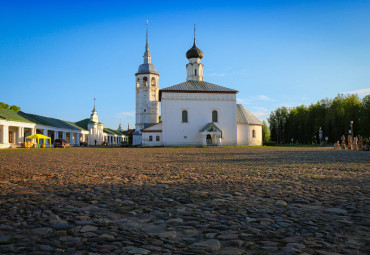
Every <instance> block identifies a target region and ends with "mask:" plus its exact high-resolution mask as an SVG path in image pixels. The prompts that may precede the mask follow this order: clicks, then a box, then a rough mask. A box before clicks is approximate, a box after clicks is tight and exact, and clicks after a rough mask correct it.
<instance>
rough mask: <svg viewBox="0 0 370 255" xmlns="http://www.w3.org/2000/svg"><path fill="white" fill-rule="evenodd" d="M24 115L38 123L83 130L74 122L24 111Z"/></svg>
mask: <svg viewBox="0 0 370 255" xmlns="http://www.w3.org/2000/svg"><path fill="white" fill-rule="evenodd" d="M23 114H24V116H27V118H28V119H30V120H32V121H33V122H35V123H36V124H39V125H45V126H51V127H57V128H66V129H72V130H81V128H80V127H78V126H77V125H75V124H74V123H73V122H69V121H65V120H59V119H55V118H51V117H44V116H41V115H36V114H30V113H23Z"/></svg>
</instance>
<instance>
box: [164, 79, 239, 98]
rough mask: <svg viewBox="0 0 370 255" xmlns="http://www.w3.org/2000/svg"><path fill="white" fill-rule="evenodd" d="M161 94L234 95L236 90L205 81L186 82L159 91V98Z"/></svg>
mask: <svg viewBox="0 0 370 255" xmlns="http://www.w3.org/2000/svg"><path fill="white" fill-rule="evenodd" d="M162 92H186V93H230V94H236V93H238V91H237V90H234V89H229V88H226V87H222V86H220V85H216V84H212V83H209V82H205V81H186V82H182V83H179V84H176V85H172V86H169V87H166V88H163V89H160V90H159V98H161V95H162Z"/></svg>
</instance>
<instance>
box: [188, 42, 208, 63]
mask: <svg viewBox="0 0 370 255" xmlns="http://www.w3.org/2000/svg"><path fill="white" fill-rule="evenodd" d="M203 56H204V54H203V51H201V50H200V49H199V48H198V47H197V45H196V44H195V38H194V44H193V47H191V48H190V49H189V50H188V51H187V52H186V58H187V59H191V58H200V59H202V58H203Z"/></svg>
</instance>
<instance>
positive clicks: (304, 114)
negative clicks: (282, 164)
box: [268, 94, 370, 144]
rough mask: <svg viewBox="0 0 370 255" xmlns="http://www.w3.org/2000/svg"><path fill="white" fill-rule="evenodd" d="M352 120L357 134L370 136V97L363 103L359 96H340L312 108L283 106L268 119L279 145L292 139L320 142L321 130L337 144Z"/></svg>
mask: <svg viewBox="0 0 370 255" xmlns="http://www.w3.org/2000/svg"><path fill="white" fill-rule="evenodd" d="M351 121H353V123H354V124H353V133H354V135H361V136H363V137H365V138H368V137H370V95H367V96H365V97H364V98H363V99H362V100H361V99H360V98H359V97H358V96H357V95H343V94H339V95H338V96H336V97H335V98H334V99H328V98H326V99H322V100H320V101H318V102H317V103H315V104H311V105H309V106H305V105H301V106H297V107H293V108H286V107H280V108H277V109H276V110H275V111H273V112H271V114H270V117H269V118H268V122H269V124H270V132H271V140H273V141H276V142H277V143H289V142H290V141H291V139H292V138H293V139H294V142H295V143H308V144H311V143H319V141H320V138H319V130H320V128H321V129H322V130H323V136H322V139H324V138H325V137H328V142H335V141H338V140H340V137H341V136H342V135H347V134H348V131H349V129H350V122H351Z"/></svg>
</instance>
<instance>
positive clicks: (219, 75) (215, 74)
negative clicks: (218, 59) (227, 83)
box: [208, 73, 226, 77]
mask: <svg viewBox="0 0 370 255" xmlns="http://www.w3.org/2000/svg"><path fill="white" fill-rule="evenodd" d="M225 75H226V74H225V73H211V74H209V75H208V76H218V77H224V76H225Z"/></svg>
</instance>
